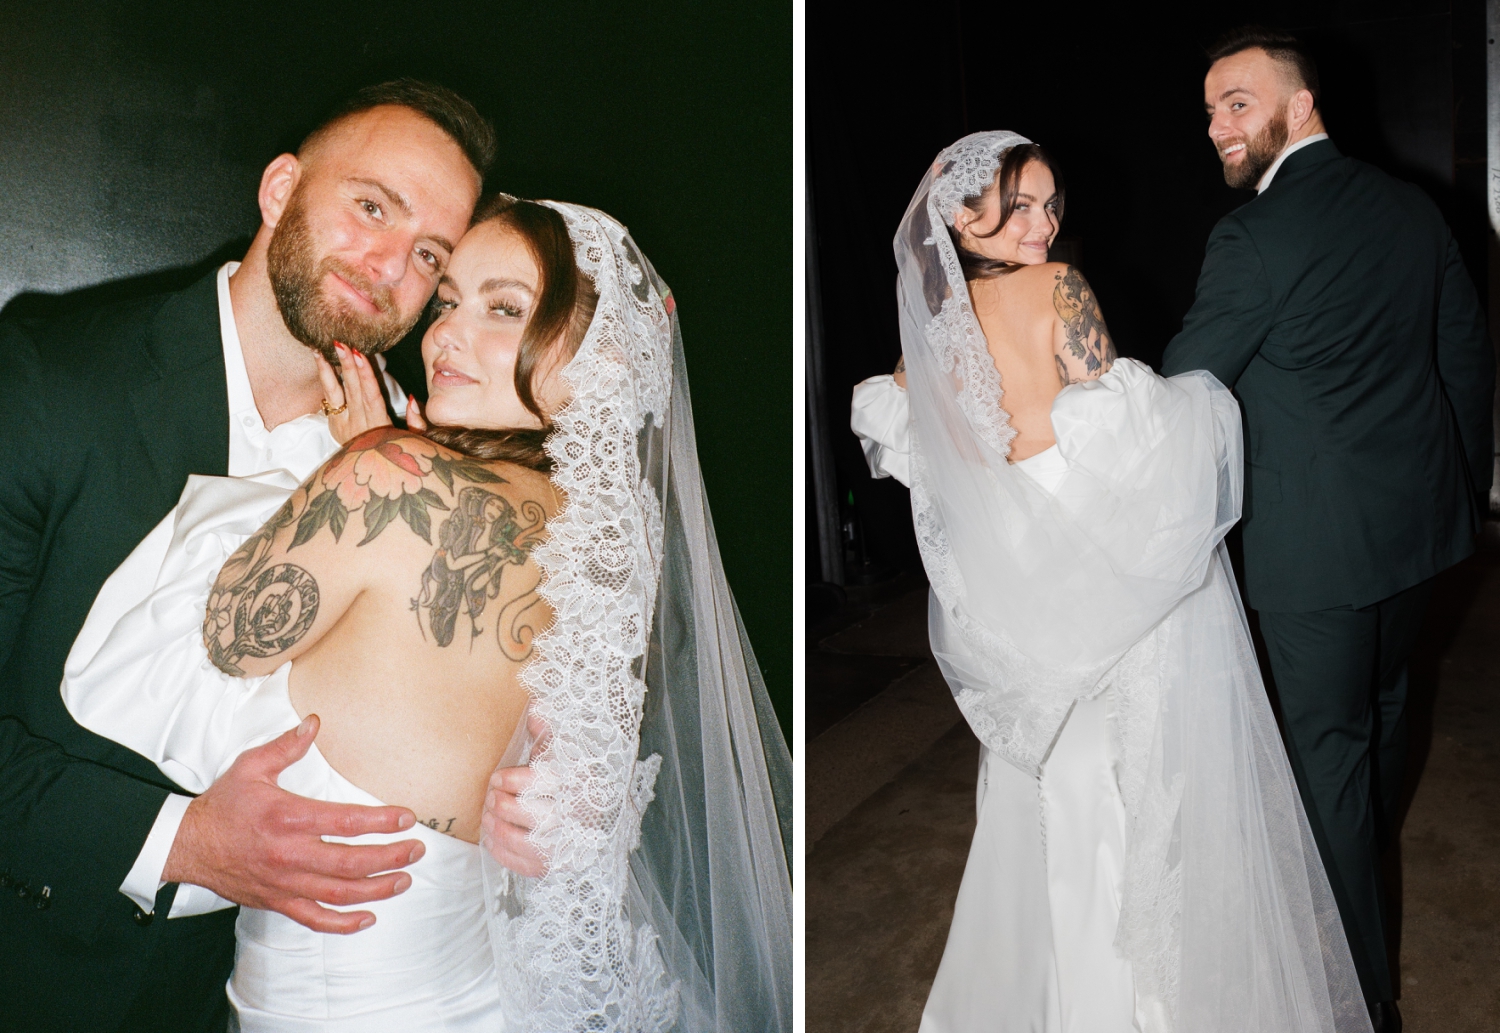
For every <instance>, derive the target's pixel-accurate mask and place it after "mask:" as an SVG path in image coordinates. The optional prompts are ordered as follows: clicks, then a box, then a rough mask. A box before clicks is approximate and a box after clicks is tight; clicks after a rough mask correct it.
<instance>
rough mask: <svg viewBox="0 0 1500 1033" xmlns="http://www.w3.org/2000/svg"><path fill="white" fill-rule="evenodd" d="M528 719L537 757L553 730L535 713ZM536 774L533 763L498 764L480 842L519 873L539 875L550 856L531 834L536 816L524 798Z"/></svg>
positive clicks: (486, 803) (481, 818)
mask: <svg viewBox="0 0 1500 1033" xmlns="http://www.w3.org/2000/svg"><path fill="white" fill-rule="evenodd" d="M526 723H527V728H528V729H529V731H530V732H531V737H532V740H533V744H532V747H531V755H532V756H533V757H537V756H539V755H541V754H542V753H544V752H546V749H547V744H548V742H549V741H550V740H551V738H552V732H551V731H550V730H549V729H548V728H547V725H546V723H545V722H543V721H542V720H541V718H539V717H536V716H534V715H533V716H530V717H528V718H527V719H526ZM533 778H535V775H534V774H533V772H532V770H531V768H530V767H514V768H497V769H496V770H495V773H494V774H493V775H491V776H490V788H489V792H487V793H485V797H484V813H483V814H482V815H481V816H480V819H479V827H480V830H481V831H480V842H481V843H483V844H484V846H485V847H486V848H487V849H488V850H489V852H490V854H491V856H493V857H494V858H495V860H497V861H499V862H500V863H501V864H503V865H504V866H505V867H507V868H509V869H510V870H511V871H513V872H515V873H516V874H518V875H525V876H529V877H531V878H533V879H535V878H540V877H541V876H543V875H546V874H547V858H546V856H545V855H544V854H543V853H542V852H541V851H540V850H538V849H537V847H536V844H534V843H532V842H531V840H530V838H529V837H530V835H531V829H532V826H533V824H534V823H535V819H533V818H532V816H531V812H530V811H529V810H527V809H526V807H525V806H524V805H523V804H522V803H521V800H520V797H521V794H522V793H523V792H525V791H526V789H528V788H529V787H530V786H531V782H532V779H533Z"/></svg>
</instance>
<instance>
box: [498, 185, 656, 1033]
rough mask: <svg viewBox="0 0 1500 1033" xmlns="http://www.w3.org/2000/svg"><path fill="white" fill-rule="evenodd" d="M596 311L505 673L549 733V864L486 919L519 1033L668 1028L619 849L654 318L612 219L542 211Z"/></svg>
mask: <svg viewBox="0 0 1500 1033" xmlns="http://www.w3.org/2000/svg"><path fill="white" fill-rule="evenodd" d="M548 203H549V204H551V206H552V207H553V208H555V209H557V210H558V211H559V212H560V213H561V214H562V215H563V217H564V219H565V220H566V221H567V224H568V230H569V233H570V235H571V236H572V239H573V243H574V249H575V255H576V258H577V261H578V264H579V267H580V269H582V271H583V272H584V273H585V274H587V275H588V276H590V277H591V278H592V279H593V280H594V283H595V285H596V288H597V290H598V293H599V305H598V308H597V310H596V312H595V315H594V319H593V322H592V323H591V324H590V327H589V331H588V334H587V336H586V337H585V338H584V341H583V343H582V344H581V346H580V347H579V350H578V354H577V356H576V357H575V358H574V359H573V360H572V361H571V362H570V363H569V364H568V366H567V367H566V368H565V369H564V371H563V375H564V376H565V378H566V379H567V381H568V383H569V384H570V385H571V386H572V388H573V399H572V401H571V402H570V403H569V404H568V405H567V407H566V408H565V409H564V410H563V411H562V412H561V413H560V414H559V415H558V416H557V418H556V420H555V423H556V431H555V433H554V434H553V435H552V437H551V438H550V439H549V441H548V445H547V451H548V453H549V454H550V455H551V456H552V458H553V460H554V462H555V467H554V472H553V475H552V479H553V482H554V483H555V484H556V485H557V486H558V487H560V488H561V489H562V490H563V491H564V492H566V494H567V504H566V507H565V508H564V509H563V511H562V513H561V514H559V515H558V516H557V517H556V518H554V519H553V520H552V521H551V522H550V523H549V524H548V533H549V537H548V540H547V542H546V543H545V544H544V545H542V546H540V547H539V548H538V549H537V550H536V552H535V553H534V554H533V555H534V556H535V557H536V561H537V563H538V565H539V566H540V567H541V568H542V572H543V580H542V585H541V588H540V592H541V594H542V596H543V597H544V598H545V599H546V600H547V602H548V603H550V604H551V605H552V608H553V610H554V612H555V613H556V619H555V620H554V622H553V624H552V626H551V628H550V629H549V630H548V631H546V632H544V633H543V634H541V635H539V636H537V638H536V641H535V643H534V657H533V659H532V661H531V662H530V663H529V664H528V665H527V666H526V668H525V670H524V671H523V672H522V678H523V680H524V681H525V683H526V685H527V686H528V687H529V688H530V689H531V692H532V712H533V713H534V714H536V715H537V716H539V717H541V718H542V719H543V720H544V721H546V723H547V726H548V727H549V728H550V729H551V732H552V739H551V745H550V747H549V748H548V749H547V750H546V752H545V753H543V754H541V755H540V756H538V757H535V758H534V759H533V760H532V762H531V769H532V771H533V772H534V775H535V778H534V781H533V783H532V786H531V788H529V789H528V790H527V791H526V792H525V793H523V794H522V797H521V799H522V802H523V803H524V804H525V805H526V806H527V808H528V809H529V810H530V811H531V812H532V814H533V816H534V817H535V819H536V826H535V828H534V830H533V832H532V840H533V842H534V843H536V845H537V846H538V847H539V848H540V849H541V850H542V851H543V853H544V854H545V855H546V856H547V857H548V859H549V870H548V873H547V874H546V875H545V876H543V877H542V878H540V879H537V880H534V881H533V882H531V883H530V884H529V885H528V886H527V888H526V891H525V902H524V907H522V908H520V909H519V913H516V912H515V911H509V910H507V909H505V908H501V909H500V911H499V913H498V914H497V917H496V933H497V944H496V955H497V958H498V959H499V960H500V961H501V963H502V964H508V965H509V966H510V967H511V972H510V974H509V976H510V977H509V979H508V980H506V981H507V982H508V983H509V984H510V985H511V986H512V987H514V988H515V989H514V992H516V993H518V994H519V995H520V996H521V997H522V998H523V999H522V1000H520V1001H516V1002H514V1003H515V1006H516V1010H517V1011H518V1012H519V1014H518V1015H517V1016H516V1017H517V1018H518V1019H519V1021H520V1022H521V1023H522V1026H521V1028H522V1029H523V1030H525V1031H527V1033H574V1031H577V1033H605V1031H609V1033H616V1031H618V1033H661V1031H665V1030H668V1029H670V1028H671V1027H672V1026H673V1025H674V1023H675V1022H676V1017H677V1012H678V1006H679V987H678V986H677V985H676V984H674V983H669V981H668V977H667V974H666V971H665V968H664V965H663V963H662V959H661V955H660V952H659V950H658V947H657V934H656V931H655V930H654V929H652V928H651V927H650V925H649V924H646V923H644V922H642V923H639V924H637V923H635V922H633V921H632V920H631V917H630V915H629V914H628V912H627V900H628V899H629V855H630V852H631V851H632V850H633V849H635V847H636V846H637V845H639V842H640V835H641V814H642V812H643V811H644V809H645V807H646V806H647V804H649V803H650V801H651V799H652V796H653V789H652V787H653V785H654V783H655V781H656V775H657V772H658V770H659V768H660V765H661V758H660V757H659V756H652V757H650V758H648V759H645V760H639V759H638V756H639V751H640V726H641V712H642V706H643V703H644V699H645V692H646V685H645V682H644V680H643V678H642V673H643V669H644V654H645V651H646V644H647V641H648V639H649V635H650V625H651V615H652V612H653V607H654V605H655V596H656V586H657V584H658V580H659V575H660V573H661V571H660V556H661V554H662V514H661V502H660V500H659V499H658V498H657V495H656V492H655V490H654V489H653V488H652V487H651V485H650V484H649V482H648V481H646V480H645V479H644V478H643V475H642V469H641V459H640V456H639V453H638V445H637V442H638V441H639V439H640V434H641V431H642V429H643V427H645V425H646V421H647V420H648V419H651V418H653V417H654V418H655V419H656V421H657V423H658V424H659V423H660V422H661V420H662V419H663V417H664V415H665V413H666V409H667V404H668V400H669V398H670V394H671V379H672V365H671V363H672V358H671V340H672V336H671V320H670V316H669V314H668V312H667V310H666V307H665V305H664V303H663V298H662V297H660V296H658V294H657V290H656V288H655V286H654V284H653V283H652V282H651V280H650V278H649V277H648V276H646V274H645V269H644V267H643V263H642V262H641V260H640V258H639V256H638V254H637V253H636V251H635V248H634V244H633V243H632V242H631V241H630V239H629V236H628V234H627V233H626V230H625V228H624V227H623V226H621V225H620V224H619V223H617V222H615V221H614V220H613V219H610V218H609V217H608V216H606V215H604V214H603V213H601V212H597V211H594V210H592V209H588V208H582V207H578V206H574V205H566V204H554V203H551V202H548Z"/></svg>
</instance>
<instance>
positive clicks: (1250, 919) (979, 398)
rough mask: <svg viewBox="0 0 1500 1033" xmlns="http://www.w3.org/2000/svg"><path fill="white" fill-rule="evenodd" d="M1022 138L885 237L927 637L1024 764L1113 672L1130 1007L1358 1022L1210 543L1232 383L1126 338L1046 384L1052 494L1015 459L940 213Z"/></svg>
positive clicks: (984, 727)
mask: <svg viewBox="0 0 1500 1033" xmlns="http://www.w3.org/2000/svg"><path fill="white" fill-rule="evenodd" d="M1025 142H1027V141H1026V140H1025V139H1024V138H1023V137H1020V136H1017V135H1016V134H1014V133H1006V132H986V133H976V134H973V135H971V136H968V137H965V138H964V139H962V140H960V141H958V142H957V143H955V144H953V145H952V146H951V147H948V148H946V149H945V150H943V152H942V153H941V154H939V155H938V157H937V160H936V161H935V162H934V163H933V164H932V165H931V167H930V168H929V169H928V170H927V172H926V174H925V175H924V176H923V179H922V182H921V185H920V186H919V187H918V189H917V192H916V195H915V196H914V197H913V198H912V202H911V205H910V206H909V207H908V209H907V211H906V214H905V217H904V218H903V220H902V222H901V225H900V228H899V230H898V232H897V234H896V238H895V254H896V263H897V268H898V271H899V284H898V303H899V314H900V323H901V343H902V351H903V354H904V357H905V362H906V374H907V385H908V392H909V400H910V409H911V475H912V511H913V516H914V519H915V523H916V528H917V537H918V544H919V546H920V548H921V552H922V557H923V562H924V564H925V566H926V568H927V572H928V576H929V579H930V581H931V584H932V596H931V605H930V610H929V627H930V633H931V638H932V645H933V651H934V654H935V655H936V657H937V659H938V662H939V664H940V666H941V667H942V669H943V673H944V675H945V677H946V678H947V680H948V683H949V685H950V687H951V688H952V690H953V692H954V695H955V697H956V699H957V701H958V704H959V707H960V709H962V711H963V713H964V715H965V717H966V718H967V720H968V721H969V723H970V725H971V726H972V727H973V729H974V731H975V733H976V734H977V735H978V736H979V738H980V739H981V740H982V741H983V743H984V745H985V746H986V747H987V748H988V749H990V750H991V751H992V752H994V753H995V754H996V755H997V756H998V757H1001V758H1003V759H1005V760H1007V761H1009V762H1010V763H1011V764H1013V765H1015V766H1016V767H1018V768H1020V769H1021V770H1022V771H1025V772H1027V773H1030V774H1033V775H1035V774H1036V773H1038V771H1039V770H1040V769H1041V767H1042V765H1043V764H1044V763H1045V761H1046V758H1047V755H1048V751H1049V750H1050V748H1051V746H1052V743H1053V742H1054V741H1055V739H1056V736H1057V733H1058V731H1059V729H1060V728H1061V727H1062V725H1063V723H1064V721H1065V720H1066V719H1067V717H1068V714H1069V712H1070V710H1071V708H1072V706H1073V704H1074V703H1075V702H1076V701H1078V700H1080V699H1089V698H1092V697H1094V696H1097V695H1098V694H1099V693H1101V692H1103V691H1105V689H1106V688H1109V689H1113V691H1114V692H1115V694H1116V695H1115V699H1116V701H1117V704H1118V706H1117V708H1116V709H1117V710H1118V712H1119V715H1120V717H1119V719H1118V720H1115V721H1114V722H1113V723H1112V727H1111V735H1112V737H1113V739H1114V750H1115V752H1116V755H1117V756H1118V758H1119V768H1118V771H1119V780H1120V787H1121V794H1122V797H1123V798H1124V802H1125V806H1126V812H1127V829H1128V833H1127V841H1128V842H1127V857H1126V870H1125V878H1124V886H1123V894H1122V902H1121V916H1120V922H1119V928H1118V931H1117V935H1116V941H1115V945H1116V948H1117V949H1118V950H1119V951H1120V952H1121V953H1122V954H1123V955H1124V956H1125V957H1126V958H1128V959H1129V960H1130V961H1131V963H1132V969H1133V972H1134V976H1135V984H1136V991H1137V999H1138V1003H1139V1005H1140V1014H1141V1015H1143V1016H1145V1017H1146V1021H1147V1023H1148V1026H1147V1028H1148V1029H1149V1030H1151V1031H1153V1033H1155V1031H1158V1030H1174V1031H1180V1033H1229V1031H1246V1033H1249V1031H1256V1033H1286V1031H1290V1030H1297V1031H1310V1030H1316V1031H1320V1033H1326V1031H1339V1033H1346V1031H1347V1033H1353V1031H1365V1030H1368V1029H1369V1028H1370V1026H1369V1016H1368V1013H1367V1011H1366V1008H1365V1005H1364V1002H1363V999H1362V997H1361V994H1360V990H1359V984H1358V981H1357V979H1356V977H1355V974H1354V970H1353V966H1352V963H1351V961H1350V956H1349V949H1348V945H1347V942H1346V941H1345V937H1344V932H1343V928H1342V925H1341V924H1340V922H1339V917H1338V912H1337V909H1336V908H1335V906H1334V901H1333V898H1332V894H1331V893H1330V890H1329V886H1328V881H1327V878H1326V875H1325V873H1324V870H1323V866H1322V863H1321V861H1320V859H1319V855H1318V852H1317V849H1316V847H1315V846H1314V842H1313V838H1312V835H1311V833H1310V831H1309V825H1308V822H1307V818H1306V816H1305V814H1304V813H1303V810H1302V805H1301V801H1300V799H1299V797H1298V795H1297V791H1296V786H1295V784H1294V782H1293V780H1292V774H1291V770H1290V766H1289V764H1288V762H1287V758H1286V754H1285V751H1284V748H1283V746H1282V743H1281V740H1280V736H1279V734H1278V732H1277V728H1276V723H1275V720H1274V718H1273V716H1272V713H1271V710H1270V706H1269V703H1268V700H1267V698H1266V693H1265V689H1264V686H1263V684H1262V682H1261V678H1260V673H1259V669H1258V667H1257V665H1256V661H1255V654H1254V650H1253V648H1252V647H1251V644H1250V638H1249V633H1248V627H1247V624H1246V621H1245V615H1244V613H1243V611H1242V610H1241V608H1240V604H1239V596H1238V592H1237V591H1236V590H1235V587H1234V580H1233V574H1232V572H1231V569H1230V566H1229V564H1228V562H1227V558H1226V553H1225V551H1224V548H1223V544H1222V542H1223V537H1224V534H1225V533H1226V532H1227V531H1228V530H1229V528H1230V527H1231V526H1233V524H1234V523H1235V522H1236V521H1237V520H1238V519H1239V516H1240V498H1241V484H1242V477H1243V471H1242V461H1243V460H1242V454H1241V442H1240V416H1239V410H1238V406H1237V405H1236V403H1235V401H1234V399H1233V396H1232V395H1230V393H1229V392H1228V391H1227V390H1226V389H1225V388H1224V387H1223V385H1221V384H1219V383H1218V382H1217V381H1216V380H1214V379H1213V377H1211V376H1209V375H1208V374H1206V373H1188V374H1184V375H1183V376H1179V377H1174V378H1172V379H1171V380H1163V379H1162V378H1160V377H1157V376H1155V375H1154V374H1153V373H1151V371H1150V370H1149V369H1148V368H1147V367H1145V366H1143V365H1140V364H1139V363H1134V362H1133V361H1132V360H1129V359H1121V360H1119V361H1118V362H1117V363H1116V368H1115V369H1114V370H1111V371H1110V372H1109V373H1106V374H1105V375H1104V376H1103V377H1101V378H1100V379H1099V380H1098V381H1095V382H1092V383H1088V384H1077V385H1073V386H1070V387H1067V388H1065V389H1064V390H1063V391H1062V393H1061V394H1060V395H1059V396H1058V398H1057V400H1056V402H1055V403H1054V406H1053V411H1052V423H1053V428H1054V430H1055V432H1056V437H1057V442H1058V449H1059V452H1060V453H1061V455H1062V457H1063V458H1064V459H1065V460H1066V462H1067V473H1066V474H1065V475H1064V477H1063V480H1062V482H1061V483H1060V485H1059V486H1058V488H1057V490H1056V492H1055V493H1053V492H1048V491H1044V490H1042V489H1041V488H1040V487H1039V486H1038V485H1037V484H1036V483H1035V482H1034V481H1032V480H1031V478H1029V477H1027V476H1026V475H1024V474H1023V473H1022V472H1020V471H1019V470H1018V469H1017V468H1016V467H1015V466H1013V465H1012V464H1011V463H1010V462H1009V461H1008V458H1009V454H1010V443H1011V440H1012V439H1013V438H1014V436H1015V431H1014V430H1013V429H1012V428H1011V427H1010V426H1009V418H1008V416H1007V415H1006V413H1005V410H1004V408H1003V399H1004V392H1003V387H1004V385H1003V384H1002V383H1001V379H1000V375H999V373H998V371H997V370H996V367H995V363H994V361H993V359H992V358H991V357H990V354H989V351H988V347H987V344H986V342H985V339H984V335H983V332H982V331H981V329H980V326H979V322H978V320H977V318H976V317H975V313H974V310H973V306H972V304H971V302H970V299H969V292H968V288H967V286H966V284H965V281H964V277H963V273H962V270H961V268H960V266H959V262H958V255H957V251H956V249H955V247H954V244H953V241H952V239H951V237H950V235H949V227H950V226H951V225H952V223H953V219H954V216H955V215H956V214H957V212H958V209H959V207H960V205H962V204H963V203H964V200H965V199H966V198H971V197H974V196H977V195H980V194H982V193H983V192H984V191H985V190H986V188H987V187H988V186H989V185H990V184H991V183H992V182H993V181H994V178H995V173H996V171H997V169H998V167H999V163H1000V160H1001V158H1002V156H1003V155H1004V154H1005V152H1006V151H1008V150H1009V149H1010V148H1011V147H1014V146H1016V145H1018V144H1021V143H1025Z"/></svg>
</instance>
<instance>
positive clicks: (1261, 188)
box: [1255, 133, 1328, 194]
mask: <svg viewBox="0 0 1500 1033" xmlns="http://www.w3.org/2000/svg"><path fill="white" fill-rule="evenodd" d="M1326 139H1328V134H1327V133H1314V134H1313V135H1312V136H1304V137H1303V138H1302V139H1300V140H1298V141H1297V142H1296V143H1294V144H1292V145H1291V146H1290V147H1288V148H1287V149H1286V150H1284V151H1282V152H1281V153H1280V154H1279V155H1277V156H1276V160H1275V161H1274V162H1273V163H1272V164H1271V167H1270V168H1268V169H1266V174H1265V175H1264V176H1261V177H1260V182H1259V183H1257V184H1255V192H1256V193H1257V194H1263V193H1265V192H1266V187H1268V186H1270V185H1271V180H1273V179H1275V178H1276V173H1277V172H1279V171H1280V170H1281V163H1282V162H1284V161H1286V159H1287V155H1289V154H1296V153H1297V152H1298V151H1300V150H1302V148H1304V147H1306V146H1307V145H1308V144H1314V143H1317V142H1318V141H1319V140H1326Z"/></svg>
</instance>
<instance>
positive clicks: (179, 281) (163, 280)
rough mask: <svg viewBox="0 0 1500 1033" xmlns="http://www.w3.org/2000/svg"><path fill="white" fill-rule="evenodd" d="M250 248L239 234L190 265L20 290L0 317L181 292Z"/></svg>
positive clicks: (43, 316) (72, 309)
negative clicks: (51, 289)
mask: <svg viewBox="0 0 1500 1033" xmlns="http://www.w3.org/2000/svg"><path fill="white" fill-rule="evenodd" d="M249 249H250V238H249V237H241V238H237V239H235V240H231V241H228V242H227V243H225V244H223V245H221V246H220V247H218V248H216V249H215V250H214V251H213V253H212V254H210V255H209V256H208V257H206V258H204V259H202V260H200V261H197V262H194V263H192V264H191V265H184V266H177V267H175V268H172V269H158V270H156V271H154V272H149V273H141V274H139V275H137V276H126V277H122V278H121V279H118V280H106V281H105V282H103V283H95V284H90V285H89V286H87V287H80V288H78V289H77V290H71V291H62V292H59V293H57V294H49V293H46V292H44V291H22V292H21V293H20V294H17V295H16V296H15V297H13V298H11V299H10V301H8V302H7V303H6V304H5V307H4V308H3V309H0V319H12V318H13V319H47V318H50V317H52V316H58V315H62V314H63V313H65V312H77V311H80V310H82V309H88V308H95V307H98V306H100V305H111V304H114V303H116V302H121V301H131V300H134V299H136V298H146V297H150V296H151V295H153V294H166V293H170V292H172V291H180V290H182V289H183V288H185V287H187V286H189V285H190V284H192V283H195V282H197V281H198V280H199V279H200V278H202V277H204V276H207V275H208V274H209V273H211V272H213V271H214V270H215V269H217V268H218V267H219V266H221V265H223V264H224V263H225V262H238V261H239V260H240V259H241V258H243V257H245V252H246V251H248V250H249Z"/></svg>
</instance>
